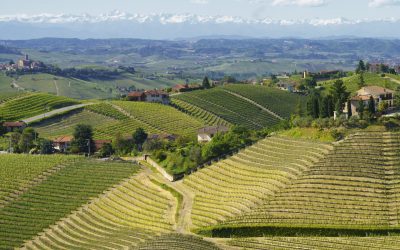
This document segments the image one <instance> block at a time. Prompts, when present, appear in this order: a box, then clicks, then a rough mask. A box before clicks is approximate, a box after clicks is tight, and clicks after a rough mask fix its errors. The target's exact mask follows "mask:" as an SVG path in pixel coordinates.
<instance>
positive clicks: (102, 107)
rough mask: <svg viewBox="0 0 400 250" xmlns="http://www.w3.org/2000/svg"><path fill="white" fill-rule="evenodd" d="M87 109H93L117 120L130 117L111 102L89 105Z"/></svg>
mask: <svg viewBox="0 0 400 250" xmlns="http://www.w3.org/2000/svg"><path fill="white" fill-rule="evenodd" d="M85 109H87V110H89V111H92V112H94V113H97V114H100V115H104V116H107V117H110V118H113V119H116V120H124V119H128V118H129V117H128V116H126V115H125V114H123V113H121V112H120V111H119V110H117V109H116V108H114V107H113V106H112V105H111V104H109V103H104V102H102V103H99V104H95V105H89V106H86V107H85Z"/></svg>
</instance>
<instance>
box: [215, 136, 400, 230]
mask: <svg viewBox="0 0 400 250" xmlns="http://www.w3.org/2000/svg"><path fill="white" fill-rule="evenodd" d="M399 146H400V134H396V133H381V132H376V133H374V132H369V133H359V134H355V135H353V136H351V137H350V138H348V139H347V140H345V141H343V142H341V143H340V144H338V145H335V146H334V149H333V151H331V152H330V153H329V154H327V155H326V156H325V157H324V158H323V159H322V160H320V161H318V162H317V163H315V164H313V165H312V166H311V167H310V168H309V169H307V170H305V171H304V173H303V175H302V176H301V177H300V178H298V179H297V180H294V181H293V182H292V183H291V184H290V185H289V186H287V187H286V188H284V189H283V190H281V191H280V192H279V194H278V195H277V196H276V197H274V198H273V199H265V201H264V205H262V206H260V207H258V208H256V209H254V210H252V211H250V212H248V213H246V214H245V215H241V216H238V217H236V218H233V219H230V220H228V221H226V222H223V223H222V225H221V226H220V227H219V229H220V231H221V233H227V232H228V231H230V234H231V233H235V232H239V231H240V233H241V234H247V233H249V234H252V233H254V231H257V230H248V231H252V232H247V231H246V230H245V229H243V228H249V227H252V228H256V227H259V230H258V231H257V234H261V233H263V234H265V233H266V232H264V231H263V230H262V228H265V229H266V230H267V228H268V233H271V234H275V233H276V234H281V233H283V232H282V229H283V228H286V229H285V234H290V235H293V234H296V233H302V234H307V233H310V234H316V233H318V234H323V235H328V236H337V235H340V234H349V235H365V232H364V231H367V232H371V233H375V234H387V232H388V231H393V232H397V231H400V230H399V227H398V225H399V218H398V214H399V212H400V209H399V207H398V204H399V201H400V200H399V196H398V192H399V186H398V179H399V174H400V172H399V167H400V165H399V164H400V154H399V151H398V149H399ZM354 151H355V152H357V153H354ZM232 228H234V229H232ZM296 228H298V229H296ZM230 229H232V231H231V230H230ZM241 229H243V230H241ZM217 230H218V229H217Z"/></svg>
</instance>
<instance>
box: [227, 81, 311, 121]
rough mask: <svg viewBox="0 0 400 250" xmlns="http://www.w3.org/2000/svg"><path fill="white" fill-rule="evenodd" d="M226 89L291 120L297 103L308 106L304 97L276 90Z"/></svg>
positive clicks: (261, 88)
mask: <svg viewBox="0 0 400 250" xmlns="http://www.w3.org/2000/svg"><path fill="white" fill-rule="evenodd" d="M224 89H226V90H228V91H232V92H234V93H237V94H239V95H241V96H244V97H246V98H249V99H251V100H252V101H254V102H256V103H258V104H260V105H262V106H264V107H265V108H267V109H269V110H271V111H273V112H274V113H276V114H278V115H279V116H281V117H284V118H290V115H292V114H293V113H294V112H295V109H296V105H297V103H299V102H300V103H301V104H302V105H303V107H305V105H306V98H305V97H304V96H301V95H295V94H291V93H289V92H286V91H282V90H279V89H276V88H269V87H264V86H252V85H244V84H232V85H227V86H224Z"/></svg>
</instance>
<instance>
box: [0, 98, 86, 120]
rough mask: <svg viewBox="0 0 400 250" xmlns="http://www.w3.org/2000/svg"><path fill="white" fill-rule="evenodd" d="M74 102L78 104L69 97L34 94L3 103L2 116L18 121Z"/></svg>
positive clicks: (5, 118) (0, 112)
mask: <svg viewBox="0 0 400 250" xmlns="http://www.w3.org/2000/svg"><path fill="white" fill-rule="evenodd" d="M74 104H78V102H77V101H75V100H73V99H70V98H67V97H59V96H53V95H49V94H32V95H27V96H24V97H22V98H17V99H12V100H10V101H8V102H5V103H3V104H1V105H0V116H1V117H2V118H3V119H4V120H8V121H17V120H20V119H22V118H28V117H32V116H35V115H39V114H41V113H45V112H47V111H50V110H53V109H57V108H62V107H66V106H70V105H74Z"/></svg>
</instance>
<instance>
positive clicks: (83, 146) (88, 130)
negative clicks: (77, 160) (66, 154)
mask: <svg viewBox="0 0 400 250" xmlns="http://www.w3.org/2000/svg"><path fill="white" fill-rule="evenodd" d="M73 136H74V139H73V141H72V146H73V147H74V148H75V150H77V152H76V153H89V150H90V149H91V152H90V153H93V149H94V145H93V129H92V126H90V125H85V124H78V125H76V127H75V131H74V133H73Z"/></svg>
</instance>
